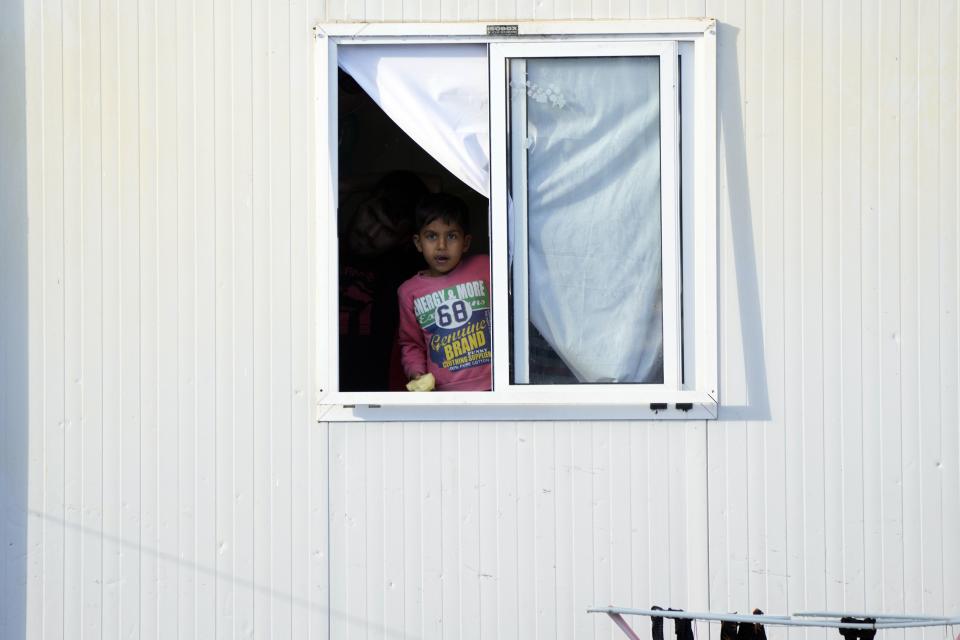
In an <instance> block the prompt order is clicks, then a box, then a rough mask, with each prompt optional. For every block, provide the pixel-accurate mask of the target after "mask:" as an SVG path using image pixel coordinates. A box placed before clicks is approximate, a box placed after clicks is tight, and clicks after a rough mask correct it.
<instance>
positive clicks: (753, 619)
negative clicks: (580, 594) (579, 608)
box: [587, 607, 960, 640]
mask: <svg viewBox="0 0 960 640" xmlns="http://www.w3.org/2000/svg"><path fill="white" fill-rule="evenodd" d="M587 613H605V614H607V616H609V617H610V619H611V620H613V622H614V624H616V625H617V626H618V627H620V630H621V631H623V632H624V633H625V634H626V635H627V637H628V638H630V640H640V636H638V635H637V633H636V632H635V631H634V630H633V629H632V628H631V627H630V625H629V624H628V623H627V621H626V620H625V619H624V617H623V616H647V617H650V618H674V619H681V620H704V621H707V622H736V623H748V624H760V625H764V626H775V627H821V628H824V627H825V628H835V629H859V630H873V631H876V630H880V629H912V628H915V627H949V626H953V625H960V616H954V617H950V616H928V615H908V614H886V613H857V612H853V613H851V612H839V611H803V612H800V613H794V614H793V615H789V616H780V615H768V614H736V613H713V612H709V611H676V610H674V611H671V610H669V609H629V608H626V607H594V608H592V609H587ZM849 618H856V619H857V620H856V622H848V621H847V620H848V619H849ZM957 640H960V636H958V639H957Z"/></svg>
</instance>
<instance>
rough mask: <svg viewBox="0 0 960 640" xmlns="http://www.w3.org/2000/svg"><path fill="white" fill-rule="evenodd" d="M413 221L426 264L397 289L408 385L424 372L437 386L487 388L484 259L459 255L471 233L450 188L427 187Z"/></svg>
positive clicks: (488, 348) (415, 238) (488, 350)
mask: <svg viewBox="0 0 960 640" xmlns="http://www.w3.org/2000/svg"><path fill="white" fill-rule="evenodd" d="M414 223H415V227H414V228H415V229H416V233H415V234H414V236H413V243H414V245H416V247H417V251H419V252H420V253H422V254H423V258H424V260H425V261H426V263H427V269H426V270H424V271H421V272H420V273H418V274H416V275H415V276H413V277H412V278H410V279H409V280H407V281H406V282H404V283H403V284H402V285H400V288H399V290H398V291H397V297H398V299H399V303H400V359H401V362H402V364H403V369H404V372H405V373H406V375H407V377H409V378H410V379H411V385H408V388H412V387H417V386H420V385H417V384H415V383H416V382H418V381H422V380H423V378H422V376H426V374H432V376H433V378H434V379H435V381H436V388H437V389H438V390H440V391H489V390H490V388H491V382H490V371H491V364H490V363H491V354H492V344H491V342H490V284H489V282H490V280H489V273H490V259H489V257H488V256H486V255H476V256H465V255H464V254H465V253H466V252H467V250H468V249H469V248H470V239H471V238H470V228H469V220H468V218H467V207H466V205H465V204H464V203H463V201H462V200H460V199H459V198H457V197H455V196H451V195H447V194H442V193H440V194H428V195H426V196H424V197H423V198H422V199H421V200H420V202H419V203H418V204H417V208H416V212H415V216H414ZM425 386H426V387H429V385H425Z"/></svg>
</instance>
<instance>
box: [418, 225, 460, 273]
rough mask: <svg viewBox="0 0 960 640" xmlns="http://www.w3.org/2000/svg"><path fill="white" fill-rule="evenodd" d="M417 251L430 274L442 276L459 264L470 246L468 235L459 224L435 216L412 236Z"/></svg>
mask: <svg viewBox="0 0 960 640" xmlns="http://www.w3.org/2000/svg"><path fill="white" fill-rule="evenodd" d="M413 243H414V244H415V245H417V251H419V252H420V253H422V254H423V258H424V260H426V261H427V266H428V267H429V270H428V271H429V274H430V275H431V276H442V275H443V274H445V273H449V272H450V271H452V270H453V268H454V267H456V266H457V265H458V264H460V258H462V257H463V254H464V253H466V252H467V249H469V248H470V236H469V235H468V234H465V233H464V232H463V229H462V228H461V227H460V225H459V224H456V223H450V222H444V221H443V220H442V219H441V218H437V219H436V220H434V221H433V222H431V223H430V224H428V225H425V226H424V227H423V228H422V229H420V233H418V234H416V235H415V236H413Z"/></svg>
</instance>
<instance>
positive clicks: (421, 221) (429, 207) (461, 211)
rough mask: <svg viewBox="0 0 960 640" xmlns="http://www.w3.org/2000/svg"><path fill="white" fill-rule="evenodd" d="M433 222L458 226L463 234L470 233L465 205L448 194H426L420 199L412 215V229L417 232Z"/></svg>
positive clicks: (468, 217)
mask: <svg viewBox="0 0 960 640" xmlns="http://www.w3.org/2000/svg"><path fill="white" fill-rule="evenodd" d="M434 220H443V221H444V222H446V223H447V224H456V225H459V226H460V228H461V229H463V232H464V233H465V234H466V233H470V216H469V215H468V214H467V205H466V204H465V203H464V202H463V200H461V199H460V198H458V197H457V196H453V195H450V194H449V193H428V194H427V195H425V196H423V197H422V198H420V202H418V203H417V209H416V213H415V214H414V219H413V221H414V225H415V226H414V228H415V229H416V230H417V231H418V232H419V231H420V230H421V229H423V228H424V227H425V226H427V225H428V224H430V223H431V222H433V221H434Z"/></svg>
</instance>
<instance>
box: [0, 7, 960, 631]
mask: <svg viewBox="0 0 960 640" xmlns="http://www.w3.org/2000/svg"><path fill="white" fill-rule="evenodd" d="M698 16H710V17H713V18H716V20H717V78H716V79H717V111H718V122H717V128H718V132H719V133H718V140H717V145H718V155H717V164H718V167H719V169H718V176H717V177H718V181H717V183H718V191H719V193H718V200H717V207H718V254H719V264H718V266H717V282H718V292H719V304H718V318H717V320H718V323H719V350H718V351H719V387H720V393H721V402H720V409H719V411H720V414H719V419H717V420H697V421H612V422H567V421H557V422H495V423H491V422H450V423H438V422H412V423H394V422H390V423H386V422H385V423H322V422H321V423H318V422H317V421H316V415H317V405H316V385H315V375H316V374H315V372H316V365H317V362H318V361H319V360H320V359H325V358H326V354H323V353H321V352H320V349H319V346H318V345H320V344H322V343H324V342H325V340H326V336H319V335H317V330H316V326H317V318H316V291H317V285H318V283H317V282H316V273H317V264H318V263H319V261H322V260H325V259H326V257H325V255H323V254H322V253H321V242H319V241H318V220H319V219H320V217H321V215H323V214H324V212H321V211H318V210H317V206H316V202H317V193H316V185H315V175H316V170H317V162H318V158H317V153H316V144H315V136H316V129H317V126H316V121H315V113H316V112H317V104H316V99H317V95H318V94H317V88H316V82H315V77H316V74H315V69H314V33H313V27H314V26H315V25H316V24H319V23H323V22H344V21H351V22H364V21H373V22H380V21H391V22H452V21H468V22H481V23H511V22H514V21H519V20H537V21H554V20H571V19H576V20H581V21H590V20H619V19H628V18H629V19H646V18H651V19H662V18H682V17H698ZM958 41H960V10H958V6H957V3H955V2H952V1H949V0H942V1H940V2H936V1H933V2H921V1H920V0H902V1H899V2H898V1H878V2H863V3H852V2H843V3H822V4H821V3H804V2H782V1H772V2H762V3H761V2H745V1H740V2H730V1H727V2H695V1H687V2H682V1H666V0H664V1H662V2H648V1H634V2H626V1H623V2H617V1H614V2H604V3H597V2H586V1H584V0H571V1H569V2H559V1H556V0H552V1H551V0H544V1H542V2H535V1H533V0H530V1H519V2H511V3H500V2H489V1H486V0H479V1H467V0H462V1H460V2H458V1H456V0H451V1H447V0H441V1H437V2H429V1H423V2H417V3H411V2H403V1H399V0H384V1H382V2H376V3H370V2H367V3H364V2H357V1H354V0H348V1H346V2H340V3H332V2H331V3H324V2H318V1H312V2H298V1H288V2H273V3H265V2H257V1H251V2H226V1H223V0H210V1H200V0H196V1H191V0H177V1H171V2H160V1H155V0H141V1H139V2H126V1H121V0H116V1H101V2H90V1H87V0H64V1H63V2H49V1H46V0H44V1H37V2H27V1H26V0H13V1H12V2H7V3H5V4H4V6H3V8H2V9H0V80H2V86H3V91H2V94H0V638H23V637H26V638H52V637H67V638H74V637H83V638H118V637H124V638H143V639H147V638H167V637H181V638H186V637H195V638H215V637H217V638H219V637H224V638H227V637H230V638H232V637H255V638H266V637H277V638H287V637H296V638H302V637H311V638H333V639H336V640H339V639H341V638H354V637H368V638H381V637H383V638H460V637H465V638H466V637H484V638H511V637H515V638H578V639H580V638H600V637H604V638H610V637H616V636H615V633H618V632H617V631H616V630H615V628H614V627H613V626H612V624H611V623H610V622H609V621H608V620H607V619H606V618H604V617H601V616H591V615H588V614H587V613H586V609H587V608H588V607H589V606H592V605H598V604H610V603H613V604H619V605H632V606H637V607H646V606H649V605H652V604H659V605H661V606H674V607H684V608H688V609H694V610H706V609H710V610H715V611H734V610H737V611H741V612H744V611H747V610H749V609H752V608H754V607H760V608H761V609H763V610H764V611H767V612H770V613H786V612H789V611H795V610H802V609H834V610H837V609H848V610H883V611H886V612H907V613H921V612H925V613H930V614H940V613H948V614H951V613H952V614H956V613H958V612H960V545H958V543H957V542H958V540H960V465H958V460H960V426H958V425H960V401H958V397H960V309H958V299H960V262H958V257H957V256H958V253H960V228H958V225H960V200H958V195H960V194H958V183H960V159H958V158H960V156H958V153H960V130H958V124H960V116H958V103H960V49H958V45H957V43H958ZM324 246H325V245H324ZM643 624H644V623H643V622H641V623H640V624H639V625H638V626H640V627H641V628H643ZM699 631H700V632H701V633H709V634H716V633H717V628H716V627H715V626H711V627H707V626H706V625H701V626H700V627H699ZM773 633H783V634H785V633H786V632H783V631H775V632H773ZM792 633H796V632H792ZM811 633H812V634H819V633H821V632H811ZM886 633H888V634H889V633H891V632H886ZM907 635H910V636H911V637H918V636H920V635H924V636H925V637H929V638H941V637H943V632H942V631H940V630H928V631H913V632H908V633H907Z"/></svg>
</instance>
